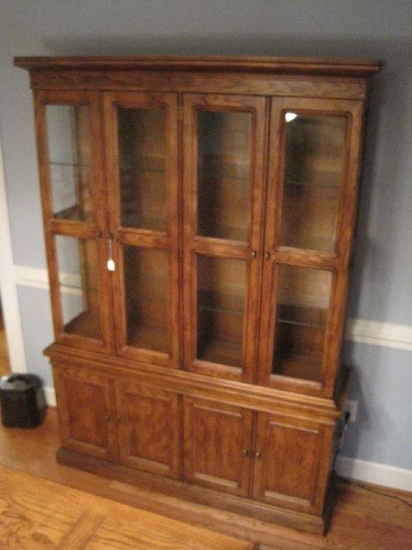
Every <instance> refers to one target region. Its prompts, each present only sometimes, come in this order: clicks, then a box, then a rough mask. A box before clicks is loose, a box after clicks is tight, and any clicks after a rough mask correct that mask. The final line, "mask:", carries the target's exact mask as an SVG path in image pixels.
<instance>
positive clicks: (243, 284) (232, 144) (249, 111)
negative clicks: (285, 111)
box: [183, 95, 265, 380]
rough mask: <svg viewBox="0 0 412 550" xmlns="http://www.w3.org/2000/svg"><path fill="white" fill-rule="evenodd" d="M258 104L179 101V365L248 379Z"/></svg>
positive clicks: (260, 125) (258, 204) (260, 144)
mask: <svg viewBox="0 0 412 550" xmlns="http://www.w3.org/2000/svg"><path fill="white" fill-rule="evenodd" d="M264 112H265V100H264V99H263V98H250V97H244V98H242V97H240V98H233V97H226V96H224V97H222V96H212V95H210V96H196V95H190V96H187V97H185V98H184V191H183V199H184V216H185V218H184V228H185V235H184V249H185V250H184V256H185V259H184V261H185V277H186V278H185V311H184V315H185V334H186V335H187V337H185V345H186V350H185V366H186V368H187V369H189V370H194V371H198V372H204V373H207V374H212V375H217V376H226V377H229V378H240V379H243V380H251V379H252V377H253V368H254V365H253V362H254V359H255V357H256V339H255V338H253V336H251V335H252V334H253V333H254V331H255V328H256V316H257V311H256V307H257V294H256V292H257V291H256V288H257V284H256V283H257V277H258V261H259V260H258V249H259V247H260V239H261V233H260V220H261V215H262V212H261V209H262V187H263V158H264V155H263V151H264Z"/></svg>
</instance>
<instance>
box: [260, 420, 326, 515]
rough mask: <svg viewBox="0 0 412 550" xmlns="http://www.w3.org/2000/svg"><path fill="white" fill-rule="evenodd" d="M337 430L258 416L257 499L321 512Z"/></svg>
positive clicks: (302, 422) (296, 421)
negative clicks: (333, 436) (332, 444)
mask: <svg viewBox="0 0 412 550" xmlns="http://www.w3.org/2000/svg"><path fill="white" fill-rule="evenodd" d="M332 434H333V427H330V426H328V427H325V426H322V425H320V424H317V423H315V422H308V421H303V420H302V421H300V420H296V419H292V418H286V417H281V416H275V415H269V414H264V413H258V424H257V441H256V460H255V471H254V489H253V492H254V498H256V499H259V500H262V501H264V502H267V503H269V504H275V505H281V506H285V507H288V508H292V509H295V510H301V511H311V512H312V511H313V512H320V511H321V509H322V505H323V499H324V494H325V488H326V481H327V478H328V467H329V456H330V449H331V443H332Z"/></svg>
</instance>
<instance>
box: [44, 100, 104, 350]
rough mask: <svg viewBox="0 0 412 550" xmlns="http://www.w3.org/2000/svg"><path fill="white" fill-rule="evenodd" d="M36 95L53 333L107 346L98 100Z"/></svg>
mask: <svg viewBox="0 0 412 550" xmlns="http://www.w3.org/2000/svg"><path fill="white" fill-rule="evenodd" d="M35 102H36V121H37V132H38V138H39V139H38V144H39V145H38V153H39V165H40V174H41V189H42V198H43V205H44V217H45V222H46V223H45V227H46V240H47V242H48V249H49V251H51V252H50V253H49V254H48V261H49V268H50V277H51V281H52V285H51V287H52V290H51V292H52V306H53V320H54V328H55V333H56V338H57V339H58V340H64V341H65V342H66V343H70V342H72V343H76V345H80V346H81V342H82V341H83V342H84V344H85V345H87V346H89V347H92V348H93V347H97V348H99V349H102V348H103V349H104V348H105V349H109V348H110V346H111V331H110V321H109V320H108V319H107V317H105V316H104V315H103V313H102V312H103V311H105V310H106V309H108V304H109V300H110V296H109V281H108V277H107V275H106V273H105V270H104V269H102V266H104V264H105V256H106V247H105V244H104V238H103V228H104V226H105V223H106V207H105V201H104V199H103V193H102V181H101V179H100V178H101V170H100V169H99V166H100V163H101V162H102V159H101V153H100V148H99V146H98V141H97V140H98V135H99V134H98V132H99V127H100V126H99V118H100V110H99V104H98V102H97V100H96V96H94V95H93V94H88V93H82V92H72V93H67V92H64V93H63V92H61V93H60V92H36V94H35Z"/></svg>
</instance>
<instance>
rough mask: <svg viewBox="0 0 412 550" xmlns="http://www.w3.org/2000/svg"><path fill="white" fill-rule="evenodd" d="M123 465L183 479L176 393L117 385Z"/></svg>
mask: <svg viewBox="0 0 412 550" xmlns="http://www.w3.org/2000/svg"><path fill="white" fill-rule="evenodd" d="M116 401H117V408H118V418H119V448H120V461H121V462H122V463H123V464H126V465H127V466H130V467H132V468H136V469H138V470H143V471H146V472H151V473H155V474H161V475H164V476H168V477H174V478H177V477H179V472H180V415H179V400H178V396H177V395H176V394H174V393H173V392H168V391H164V390H161V389H159V388H154V387H152V386H147V385H145V384H137V383H131V382H130V381H125V382H123V381H122V382H116Z"/></svg>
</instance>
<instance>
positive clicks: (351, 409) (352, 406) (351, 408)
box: [343, 399, 358, 422]
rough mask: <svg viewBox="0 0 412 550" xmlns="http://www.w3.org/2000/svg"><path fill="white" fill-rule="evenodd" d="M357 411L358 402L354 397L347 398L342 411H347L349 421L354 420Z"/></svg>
mask: <svg viewBox="0 0 412 550" xmlns="http://www.w3.org/2000/svg"><path fill="white" fill-rule="evenodd" d="M357 412H358V402H357V401H356V400H354V399H347V400H346V401H345V404H344V406H343V413H344V414H345V413H349V414H350V416H349V422H355V420H356V414H357Z"/></svg>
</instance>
